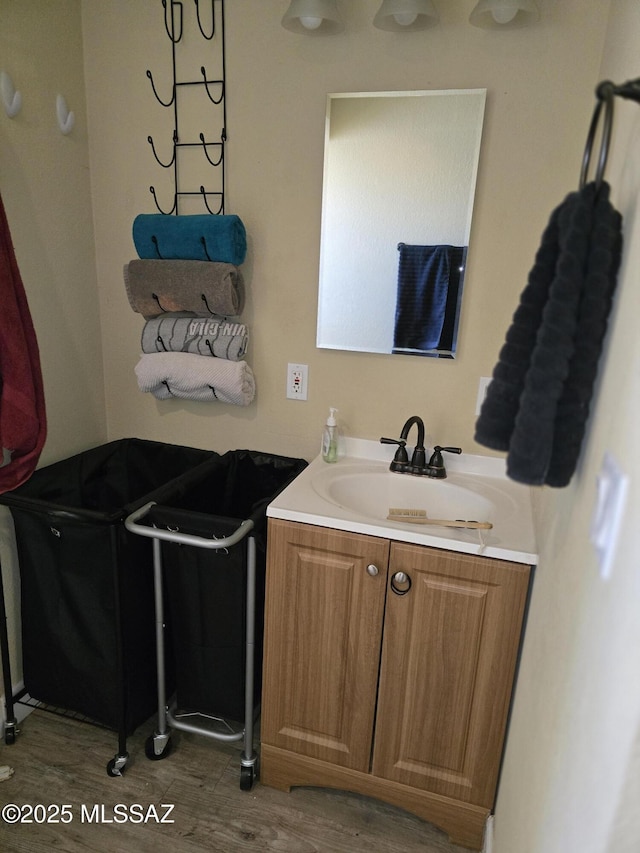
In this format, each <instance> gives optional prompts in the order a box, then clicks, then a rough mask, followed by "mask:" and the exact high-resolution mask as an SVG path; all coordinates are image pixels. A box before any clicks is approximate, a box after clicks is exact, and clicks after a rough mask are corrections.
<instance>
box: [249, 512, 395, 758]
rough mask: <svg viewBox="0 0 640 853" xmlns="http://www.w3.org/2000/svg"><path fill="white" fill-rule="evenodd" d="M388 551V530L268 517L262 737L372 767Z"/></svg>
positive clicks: (314, 754)
mask: <svg viewBox="0 0 640 853" xmlns="http://www.w3.org/2000/svg"><path fill="white" fill-rule="evenodd" d="M388 557H389V543H388V542H387V541H386V540H384V539H378V538H375V537H371V536H359V535H354V534H351V533H340V532H339V531H335V530H329V529H325V528H322V527H314V526H312V525H307V524H293V523H290V522H286V521H280V520H270V521H269V536H268V555H267V596H266V604H265V607H266V612H265V644H264V687H263V706H262V723H261V730H262V733H261V737H262V740H263V742H264V743H268V744H271V745H272V746H277V747H281V748H283V749H287V750H291V751H293V752H298V753H302V754H303V755H307V756H310V757H312V758H318V759H320V760H323V761H328V762H331V763H332V764H339V765H342V766H344V767H349V768H351V769H355V770H362V771H365V772H368V770H369V762H370V756H371V739H372V734H373V720H374V714H375V699H376V685H377V680H378V667H379V662H380V642H381V633H382V619H383V610H384V596H385V586H386V567H387V563H388ZM368 566H375V567H377V570H378V574H377V575H376V574H371V573H370V572H374V570H373V569H370V570H369V571H367V568H368Z"/></svg>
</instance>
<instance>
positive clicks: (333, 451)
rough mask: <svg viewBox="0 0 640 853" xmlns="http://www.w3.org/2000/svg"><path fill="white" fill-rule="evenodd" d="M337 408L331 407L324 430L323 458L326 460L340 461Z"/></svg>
mask: <svg viewBox="0 0 640 853" xmlns="http://www.w3.org/2000/svg"><path fill="white" fill-rule="evenodd" d="M337 411H338V410H337V409H332V408H330V409H329V417H328V418H327V422H326V424H325V427H324V430H323V432H322V458H323V459H324V461H325V462H337V461H338V424H337V422H336V417H335V415H336V412H337Z"/></svg>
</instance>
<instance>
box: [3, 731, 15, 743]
mask: <svg viewBox="0 0 640 853" xmlns="http://www.w3.org/2000/svg"><path fill="white" fill-rule="evenodd" d="M4 742H5V743H6V745H7V746H11V744H12V743H15V742H16V732H15V729H10V728H7V729H5V730H4Z"/></svg>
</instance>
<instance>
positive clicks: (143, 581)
mask: <svg viewBox="0 0 640 853" xmlns="http://www.w3.org/2000/svg"><path fill="white" fill-rule="evenodd" d="M217 458H219V454H217V453H214V452H213V451H209V450H198V449H195V448H191V447H182V446H179V445H172V444H163V443H161V442H155V441H146V440H142V439H137V438H127V439H121V440H119V441H113V442H110V443H108V444H105V445H102V446H100V447H96V448H93V449H90V450H87V451H85V452H83V453H80V454H78V455H76V456H72V457H70V458H68V459H66V460H63V461H61V462H57V463H55V464H52V465H49V466H47V467H44V468H40V469H38V470H37V471H36V472H35V473H34V474H33V475H32V477H31V478H30V479H29V480H28V481H27V482H26V483H25V484H24V485H22V486H20V487H19V488H18V489H15V490H14V491H12V492H6V493H5V494H2V495H0V503H2V504H6V505H7V506H8V507H9V508H10V511H11V514H12V517H13V522H14V527H15V534H16V547H17V552H18V561H19V567H20V580H21V613H22V661H23V672H24V685H25V690H24V691H23V693H22V694H20V695H19V696H18V697H16V698H20V697H21V696H22V695H24V693H28V694H29V696H30V697H31V699H33V700H36V701H37V702H38V703H42V704H44V705H49V706H54V707H55V708H57V709H61V710H63V711H67V712H73V713H74V714H76V715H81V716H82V717H86V718H88V719H89V720H90V721H93V722H96V723H99V724H101V725H103V726H106V727H108V728H111V729H114V730H116V731H117V732H118V753H117V754H116V756H115V757H114V758H113V759H112V760H111V761H110V762H109V764H108V765H107V772H108V773H109V775H111V776H119V775H121V773H122V771H123V769H124V767H125V765H126V762H127V757H128V755H127V751H126V739H127V736H128V735H129V734H131V732H133V730H134V729H135V728H137V726H138V725H139V724H140V723H142V722H143V721H144V720H146V719H148V718H149V717H150V716H151V715H152V714H153V712H154V710H155V708H156V650H155V621H154V608H153V561H152V556H151V554H150V553H149V549H148V548H147V547H145V546H144V543H143V542H142V541H141V540H140V538H139V537H138V536H135V535H133V534H131V533H129V531H128V530H127V529H126V528H125V525H124V519H125V518H126V517H127V516H128V515H129V514H130V513H131V512H132V511H133V510H135V509H136V508H137V507H139V506H140V505H142V504H144V503H146V502H148V501H150V500H155V501H163V500H167V499H169V498H174V499H178V498H179V496H180V494H182V493H183V492H184V491H185V490H187V489H188V488H189V485H190V484H191V482H192V481H194V480H197V479H198V476H201V475H199V474H198V472H199V471H200V470H201V469H205V468H207V467H208V465H209V464H210V462H211V461H212V460H213V459H217ZM5 633H6V632H5ZM8 742H9V741H8ZM11 742H12V741H11Z"/></svg>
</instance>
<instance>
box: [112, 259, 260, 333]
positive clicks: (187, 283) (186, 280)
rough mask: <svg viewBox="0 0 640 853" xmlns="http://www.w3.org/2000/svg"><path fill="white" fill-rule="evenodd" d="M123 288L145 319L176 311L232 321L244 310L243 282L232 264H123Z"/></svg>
mask: <svg viewBox="0 0 640 853" xmlns="http://www.w3.org/2000/svg"><path fill="white" fill-rule="evenodd" d="M124 285H125V289H126V291H127V297H128V299H129V304H130V305H131V307H132V308H133V310H134V311H135V312H136V313H138V314H142V316H143V317H144V318H145V319H149V318H152V317H158V316H159V315H160V314H166V313H169V312H176V311H189V312H190V313H192V314H199V315H202V314H219V315H221V316H223V317H228V316H231V317H235V316H237V315H238V314H241V313H242V309H243V307H244V280H243V278H242V273H241V272H240V270H239V269H238V268H237V267H235V266H233V264H223V263H217V262H214V261H154V260H141V259H135V260H132V261H129V263H128V264H125V267H124Z"/></svg>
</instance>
